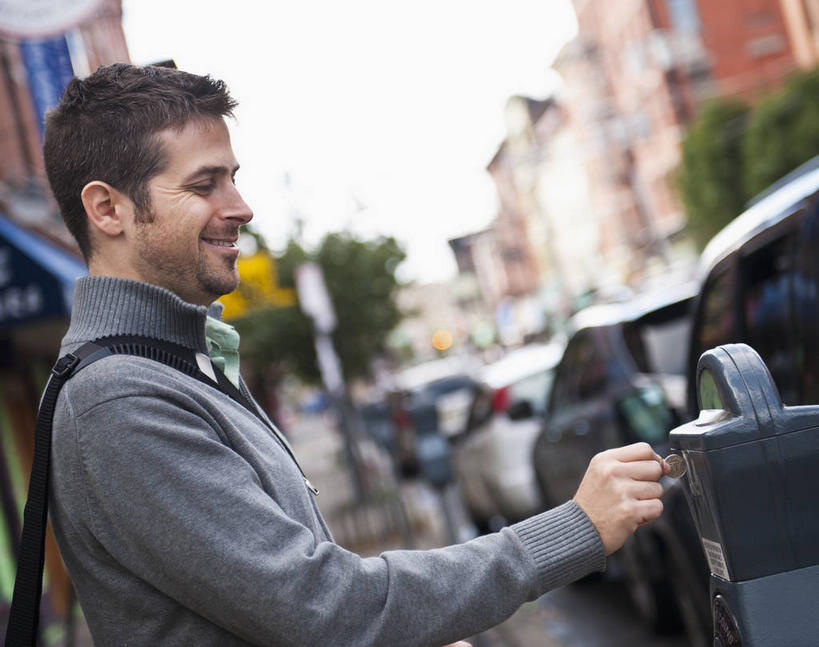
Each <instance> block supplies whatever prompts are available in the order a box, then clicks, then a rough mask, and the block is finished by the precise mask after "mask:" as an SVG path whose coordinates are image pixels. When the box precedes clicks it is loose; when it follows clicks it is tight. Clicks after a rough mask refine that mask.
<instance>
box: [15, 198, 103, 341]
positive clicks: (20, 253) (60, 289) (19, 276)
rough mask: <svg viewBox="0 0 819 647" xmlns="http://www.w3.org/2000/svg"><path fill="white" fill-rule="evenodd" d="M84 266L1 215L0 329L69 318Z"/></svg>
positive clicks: (85, 269)
mask: <svg viewBox="0 0 819 647" xmlns="http://www.w3.org/2000/svg"><path fill="white" fill-rule="evenodd" d="M87 273H88V270H87V268H86V267H85V264H84V263H83V262H81V261H80V260H78V259H77V258H75V257H74V256H72V255H71V254H69V253H67V252H65V251H63V250H62V249H60V248H59V247H57V246H55V245H53V244H52V243H50V242H48V241H47V240H45V239H43V238H41V237H40V236H38V235H37V234H34V233H32V232H30V231H28V230H26V229H24V228H22V227H20V226H19V225H16V224H14V223H13V222H12V221H10V220H9V219H8V218H6V217H5V216H3V215H2V214H0V327H3V328H6V327H9V326H15V325H18V324H21V323H26V322H32V321H40V320H44V319H52V318H54V317H68V316H69V315H70V313H71V302H72V299H73V296H74V281H75V280H76V279H77V278H79V277H80V276H83V275H85V274H87Z"/></svg>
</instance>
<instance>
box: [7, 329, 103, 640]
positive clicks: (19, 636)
mask: <svg viewBox="0 0 819 647" xmlns="http://www.w3.org/2000/svg"><path fill="white" fill-rule="evenodd" d="M87 346H88V345H87V344H86V346H83V347H82V348H80V349H79V350H78V351H77V352H76V353H68V354H67V355H64V356H63V357H61V358H60V359H59V360H57V363H56V364H54V367H53V368H52V369H51V375H50V376H49V379H48V384H47V385H46V389H45V393H44V394H43V399H42V401H41V402H40V410H39V412H38V414H37V427H36V429H35V432H34V459H33V461H32V466H31V477H30V478H29V483H28V499H27V500H26V507H25V509H24V511H23V531H22V534H21V539H20V555H19V557H18V560H17V577H16V578H15V580H14V594H13V595H12V600H11V610H10V612H9V621H8V625H7V627H6V641H5V645H6V647H29V646H30V645H36V644H37V627H38V624H39V621H40V597H41V596H42V592H43V562H44V559H45V532H46V521H47V519H48V477H49V469H48V465H49V461H50V458H51V426H52V423H53V420H54V406H55V405H56V403H57V396H58V395H59V393H60V389H61V388H62V386H63V384H64V383H65V381H66V380H67V379H68V378H70V377H71V375H72V374H73V373H74V371H75V370H76V369H77V367H78V366H79V364H80V363H81V362H82V361H83V360H84V359H86V358H87V357H88V356H90V355H91V354H93V353H94V352H97V350H98V349H97V348H87Z"/></svg>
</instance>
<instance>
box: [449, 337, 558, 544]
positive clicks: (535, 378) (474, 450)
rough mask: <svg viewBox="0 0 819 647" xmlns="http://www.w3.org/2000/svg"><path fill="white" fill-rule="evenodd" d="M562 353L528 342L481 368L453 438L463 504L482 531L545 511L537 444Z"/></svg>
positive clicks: (456, 470) (455, 465)
mask: <svg viewBox="0 0 819 647" xmlns="http://www.w3.org/2000/svg"><path fill="white" fill-rule="evenodd" d="M562 353H563V345H562V344H557V343H553V344H547V345H546V344H533V345H529V346H524V347H523V348H520V349H517V350H514V351H511V352H509V353H508V354H507V355H506V356H504V357H503V358H502V359H500V360H499V361H497V362H494V363H493V364H489V365H486V366H484V367H483V368H482V369H481V371H480V372H479V375H478V382H479V388H478V390H477V392H476V393H475V395H474V398H473V401H472V405H471V408H470V411H469V420H468V423H467V425H466V428H465V430H464V431H463V432H462V433H460V434H458V435H457V436H454V437H452V438H451V440H452V444H453V448H452V449H453V463H454V467H455V473H456V477H457V480H458V484H459V486H460V489H461V493H462V496H463V499H464V503H465V505H466V507H467V509H468V510H469V512H470V514H471V517H472V520H473V522H474V523H475V524H476V525H477V526H478V528H479V529H481V530H495V529H498V528H499V527H501V526H503V525H505V524H506V523H509V522H513V521H517V520H520V519H524V518H526V517H528V516H530V515H532V514H534V513H536V512H540V511H541V510H542V509H543V505H542V502H541V498H540V491H539V488H538V487H537V483H536V481H535V474H534V470H533V467H532V446H533V444H534V441H535V437H536V436H537V434H538V432H539V431H540V427H541V422H542V416H543V413H544V411H545V408H546V401H547V399H548V395H549V389H550V388H551V383H552V377H553V371H554V368H555V366H556V365H557V363H558V361H559V360H560V357H561V355H562Z"/></svg>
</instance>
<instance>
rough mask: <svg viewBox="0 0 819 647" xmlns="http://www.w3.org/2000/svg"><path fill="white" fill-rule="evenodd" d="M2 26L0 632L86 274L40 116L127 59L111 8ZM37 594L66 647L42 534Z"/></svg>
mask: <svg viewBox="0 0 819 647" xmlns="http://www.w3.org/2000/svg"><path fill="white" fill-rule="evenodd" d="M23 4H24V3H23ZM86 4H89V5H90V4H93V3H90V2H89V3H86ZM43 18H44V17H43ZM4 27H5V26H4V25H2V24H0V347H2V349H3V353H2V354H1V355H0V488H1V489H2V498H0V501H1V502H2V509H0V630H2V627H4V626H5V621H6V617H7V614H8V609H9V605H10V602H11V595H12V590H13V585H14V574H15V571H16V554H17V551H18V549H19V544H18V542H19V535H20V528H21V511H22V505H23V502H24V501H25V495H26V489H27V486H26V482H27V479H28V471H29V466H30V465H31V458H32V455H33V442H34V427H35V412H36V410H37V406H38V402H39V397H40V393H41V391H42V388H43V386H44V385H45V382H46V380H47V378H48V374H49V370H50V368H51V365H52V364H53V362H54V360H55V359H56V356H57V353H58V350H59V342H60V339H61V338H62V336H63V334H64V332H65V329H66V327H67V325H68V316H69V313H70V308H71V298H72V295H73V283H74V280H75V279H76V278H77V277H78V276H81V275H82V274H84V273H85V272H86V268H85V264H84V263H83V261H82V259H81V257H80V254H79V250H78V248H77V246H76V244H75V242H74V241H73V239H72V238H71V236H70V235H69V234H68V232H67V230H66V229H65V226H64V225H63V223H62V220H61V218H60V216H59V213H58V210H57V206H56V203H55V202H54V200H53V198H52V197H51V195H50V192H49V190H48V184H47V181H46V177H45V170H44V166H43V159H42V152H41V143H42V119H43V114H44V111H45V109H47V108H48V107H49V106H50V105H53V104H54V103H56V101H57V100H58V99H59V95H60V93H61V92H62V88H63V87H64V85H65V83H66V82H67V81H68V79H70V78H71V76H73V75H75V74H76V75H80V76H84V75H86V74H88V73H89V72H90V71H92V70H94V69H96V68H97V67H98V66H99V65H102V64H110V63H115V62H128V61H129V56H128V49H127V47H126V44H125V36H124V33H123V30H122V8H121V4H120V0H100V1H99V2H97V3H96V4H95V5H94V7H93V12H92V13H91V14H90V15H88V16H87V17H86V18H85V19H84V20H83V21H82V22H81V23H80V24H74V25H72V26H70V28H68V29H67V31H66V30H60V29H57V28H55V29H56V30H55V31H50V32H49V33H48V34H47V35H45V36H43V35H32V36H25V35H24V34H20V33H17V32H14V33H11V32H9V31H7V30H4ZM45 590H46V594H45V604H44V605H43V612H42V619H41V623H40V627H41V631H42V633H43V637H42V642H41V644H49V645H61V644H66V643H70V642H71V636H70V627H71V622H70V620H71V613H70V610H71V609H72V608H73V593H72V589H71V585H70V583H69V582H68V579H67V576H66V575H65V571H64V569H63V568H62V563H61V561H60V558H59V554H58V552H57V549H56V545H55V544H54V542H53V539H52V538H51V536H50V535H49V538H48V541H47V546H46V581H45Z"/></svg>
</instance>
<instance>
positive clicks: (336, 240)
mask: <svg viewBox="0 0 819 647" xmlns="http://www.w3.org/2000/svg"><path fill="white" fill-rule="evenodd" d="M405 256H406V255H405V253H404V251H403V249H402V248H401V246H400V245H399V244H398V242H397V241H396V240H395V239H394V238H378V239H375V240H369V241H363V240H358V239H357V238H355V237H353V236H352V235H351V234H349V233H332V234H328V235H327V236H325V238H324V240H323V241H322V242H321V245H320V246H319V248H318V250H317V251H316V252H315V253H314V254H310V253H308V252H307V251H306V250H305V249H304V248H303V247H302V245H301V244H300V243H298V242H297V241H295V240H290V241H289V242H288V244H287V247H286V249H285V251H284V253H283V255H282V256H281V257H280V258H278V272H279V281H280V284H281V286H282V287H294V286H295V281H294V273H295V270H296V268H297V267H298V266H299V265H301V264H302V263H304V262H305V261H308V260H312V261H313V262H315V263H317V264H318V265H319V266H320V267H321V269H322V271H323V274H324V281H325V283H326V285H327V291H328V292H329V294H330V300H331V301H332V303H333V306H334V308H335V311H336V319H337V321H338V325H337V328H336V330H335V331H334V332H333V343H334V346H335V349H336V352H337V353H338V355H339V359H340V360H341V365H342V370H343V372H344V376H345V378H347V379H350V378H355V377H363V376H366V375H367V374H368V372H369V368H370V363H371V361H372V360H373V358H374V357H376V356H377V355H378V354H379V353H381V352H382V351H383V350H384V349H385V345H386V339H387V336H388V335H389V333H390V331H391V330H392V329H393V328H394V327H395V326H396V325H397V324H398V322H399V321H400V320H401V312H400V310H399V308H398V306H397V304H396V302H395V297H396V292H397V290H398V281H397V280H396V278H395V270H396V268H397V266H398V264H399V263H400V262H401V261H402V260H404V258H405ZM234 323H235V325H236V327H237V329H238V330H239V332H240V334H241V336H242V357H243V361H245V360H244V358H249V361H252V362H253V363H254V364H256V365H257V366H264V365H268V364H273V363H277V362H283V363H284V364H285V365H286V368H287V369H288V370H290V371H292V372H293V373H295V374H297V375H298V376H299V377H301V378H302V379H303V380H305V381H308V382H312V383H317V382H319V381H320V374H319V370H318V366H317V364H316V356H315V349H314V345H313V333H312V327H311V322H310V320H309V318H308V317H307V316H306V315H305V314H304V313H303V312H302V311H301V309H300V308H299V307H298V306H295V307H291V308H278V309H270V310H260V311H256V312H253V313H250V314H249V315H247V316H246V317H243V318H242V319H240V320H238V321H236V322H234Z"/></svg>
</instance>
